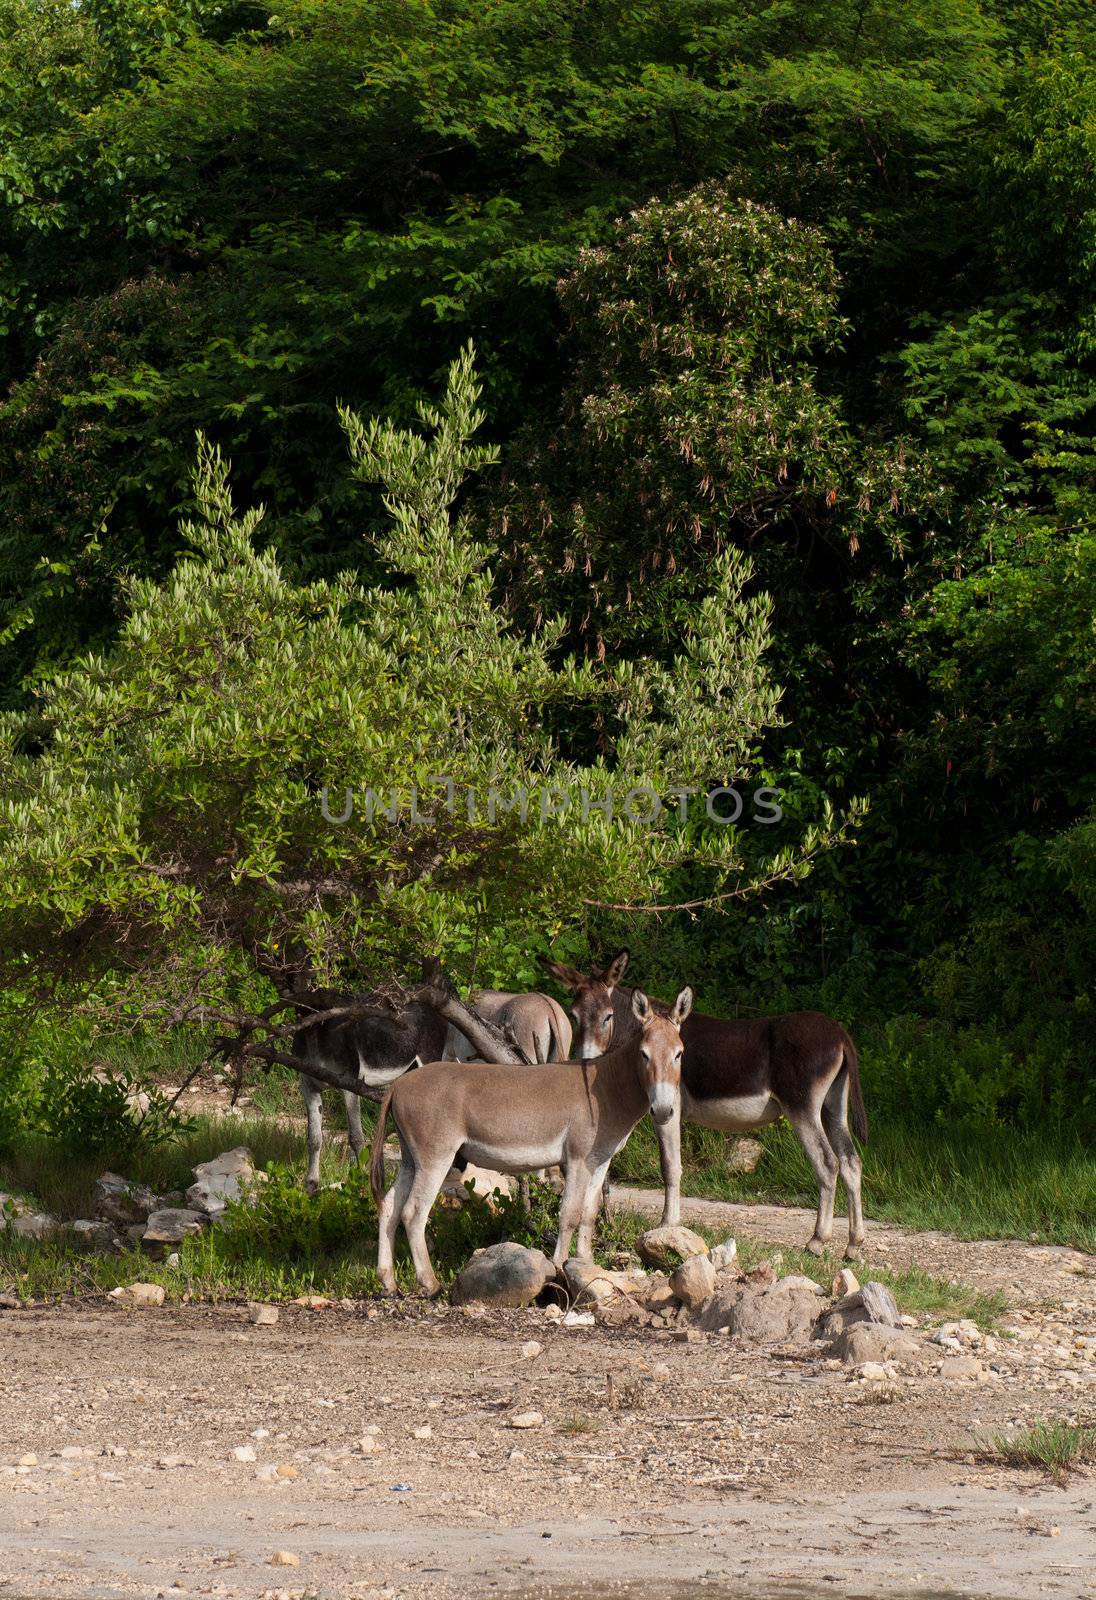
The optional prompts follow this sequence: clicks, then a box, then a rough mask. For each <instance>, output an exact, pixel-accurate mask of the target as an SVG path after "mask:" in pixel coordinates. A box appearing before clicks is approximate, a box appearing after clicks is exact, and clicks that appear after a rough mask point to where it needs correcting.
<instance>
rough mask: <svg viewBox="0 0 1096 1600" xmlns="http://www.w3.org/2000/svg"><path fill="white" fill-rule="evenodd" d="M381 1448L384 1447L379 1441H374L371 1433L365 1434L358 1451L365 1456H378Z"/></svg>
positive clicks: (359, 1442)
mask: <svg viewBox="0 0 1096 1600" xmlns="http://www.w3.org/2000/svg"><path fill="white" fill-rule="evenodd" d="M381 1448H382V1446H381V1445H380V1443H379V1442H378V1440H376V1439H374V1437H373V1435H372V1434H371V1433H367V1434H364V1435H363V1437H362V1438H360V1439H359V1440H358V1449H359V1450H360V1451H361V1453H362V1455H363V1456H372V1455H376V1453H377V1451H378V1450H380V1449H381Z"/></svg>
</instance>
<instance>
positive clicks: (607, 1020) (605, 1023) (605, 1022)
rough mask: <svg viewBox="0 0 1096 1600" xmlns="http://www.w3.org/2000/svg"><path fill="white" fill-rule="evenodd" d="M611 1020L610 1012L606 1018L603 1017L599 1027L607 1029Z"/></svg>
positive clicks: (611, 1014)
mask: <svg viewBox="0 0 1096 1600" xmlns="http://www.w3.org/2000/svg"><path fill="white" fill-rule="evenodd" d="M612 1020H613V1013H612V1012H611V1011H610V1012H609V1014H608V1016H606V1017H604V1018H603V1019H602V1023H601V1026H602V1027H603V1028H607V1027H608V1026H609V1024H610V1022H612Z"/></svg>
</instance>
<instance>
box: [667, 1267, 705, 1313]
mask: <svg viewBox="0 0 1096 1600" xmlns="http://www.w3.org/2000/svg"><path fill="white" fill-rule="evenodd" d="M670 1288H671V1289H672V1290H673V1293H674V1296H675V1298H676V1299H678V1300H680V1301H681V1303H682V1305H684V1306H688V1307H689V1308H690V1309H692V1308H693V1307H695V1306H700V1305H703V1304H704V1302H705V1300H710V1299H711V1297H712V1295H713V1294H714V1293H715V1268H714V1267H713V1265H712V1262H711V1258H710V1257H709V1256H708V1255H702V1256H701V1255H696V1256H690V1257H689V1259H688V1261H684V1262H682V1264H681V1266H680V1267H678V1268H677V1270H676V1271H675V1272H674V1273H672V1274H671V1277H670Z"/></svg>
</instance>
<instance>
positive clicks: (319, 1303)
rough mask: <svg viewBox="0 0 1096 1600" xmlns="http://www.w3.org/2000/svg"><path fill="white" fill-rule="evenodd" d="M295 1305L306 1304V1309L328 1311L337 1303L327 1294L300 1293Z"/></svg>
mask: <svg viewBox="0 0 1096 1600" xmlns="http://www.w3.org/2000/svg"><path fill="white" fill-rule="evenodd" d="M293 1304H294V1305H295V1306H304V1308H305V1310H306V1311H326V1310H327V1309H328V1307H329V1306H333V1305H334V1304H335V1302H334V1300H329V1299H328V1297H327V1296H326V1295H325V1294H299V1295H298V1296H297V1298H296V1299H295V1300H294V1302H293Z"/></svg>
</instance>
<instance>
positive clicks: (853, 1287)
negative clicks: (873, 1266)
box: [833, 1267, 860, 1300]
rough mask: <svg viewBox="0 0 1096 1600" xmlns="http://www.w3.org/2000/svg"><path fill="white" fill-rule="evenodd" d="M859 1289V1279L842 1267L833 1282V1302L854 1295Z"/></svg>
mask: <svg viewBox="0 0 1096 1600" xmlns="http://www.w3.org/2000/svg"><path fill="white" fill-rule="evenodd" d="M859 1288H860V1279H859V1278H858V1277H857V1276H856V1273H855V1272H853V1271H851V1270H850V1269H849V1268H848V1267H842V1268H841V1271H840V1272H839V1273H838V1274H837V1277H836V1278H835V1279H834V1280H833V1294H834V1299H835V1300H843V1299H844V1298H845V1296H846V1295H849V1294H855V1293H856V1292H857V1290H858V1289H859Z"/></svg>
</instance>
